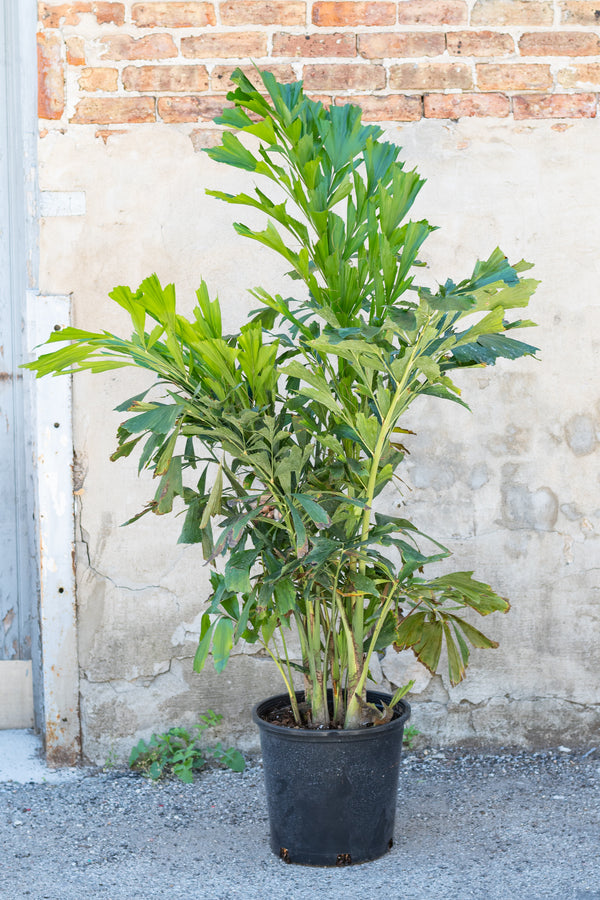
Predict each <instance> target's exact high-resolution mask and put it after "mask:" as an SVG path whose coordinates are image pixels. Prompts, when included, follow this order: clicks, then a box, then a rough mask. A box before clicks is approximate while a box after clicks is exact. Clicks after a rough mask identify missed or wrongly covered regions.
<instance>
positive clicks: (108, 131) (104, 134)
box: [94, 128, 127, 145]
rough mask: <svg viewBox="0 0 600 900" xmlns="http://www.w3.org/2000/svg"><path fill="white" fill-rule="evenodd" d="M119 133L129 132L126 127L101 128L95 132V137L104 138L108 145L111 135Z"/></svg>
mask: <svg viewBox="0 0 600 900" xmlns="http://www.w3.org/2000/svg"><path fill="white" fill-rule="evenodd" d="M117 134H127V129H126V128H99V129H98V131H96V132H95V133H94V137H97V138H102V141H103V143H104V144H105V145H106V144H107V143H108V139H109V137H114V136H115V135H117Z"/></svg>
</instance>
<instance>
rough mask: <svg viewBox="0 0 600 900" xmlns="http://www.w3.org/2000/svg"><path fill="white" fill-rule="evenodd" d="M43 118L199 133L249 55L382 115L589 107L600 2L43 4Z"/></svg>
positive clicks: (597, 66)
mask: <svg viewBox="0 0 600 900" xmlns="http://www.w3.org/2000/svg"><path fill="white" fill-rule="evenodd" d="M38 55H39V79H40V84H39V115H40V118H41V119H42V120H44V123H43V124H44V127H45V128H46V129H61V130H64V129H65V128H67V127H69V128H70V127H72V126H76V125H89V124H93V125H97V126H99V131H98V133H99V134H101V135H102V136H103V137H104V138H105V139H106V136H107V135H108V134H109V133H110V130H111V126H123V125H128V124H137V123H144V124H147V123H155V122H163V123H167V124H178V123H193V124H194V125H195V128H194V129H193V137H194V140H195V141H196V142H198V143H199V144H201V145H202V144H208V143H211V141H212V139H213V138H214V137H215V135H214V131H211V120H212V118H213V117H214V116H215V115H217V114H218V113H219V111H220V110H221V109H222V107H223V106H224V104H225V103H226V100H225V94H226V92H227V90H228V89H229V87H230V82H229V74H230V72H231V71H232V69H233V68H235V67H236V66H237V65H240V64H241V65H242V66H246V67H248V65H249V60H250V59H252V60H254V61H255V62H256V63H257V64H258V65H259V66H261V67H263V68H268V69H270V70H271V71H272V72H273V73H274V74H276V76H277V77H278V78H280V79H282V80H285V79H290V80H291V79H295V78H303V79H304V83H305V87H306V88H307V90H308V91H309V92H310V93H311V94H312V95H313V96H316V97H318V98H319V99H322V100H323V101H324V102H327V103H338V104H340V103H346V102H348V101H349V100H351V101H353V102H356V103H358V104H360V105H361V106H362V107H363V109H364V111H365V118H367V119H370V120H377V121H382V122H384V121H398V122H406V121H416V120H418V119H421V118H437V119H457V118H461V117H463V116H493V117H500V118H506V117H511V116H512V117H513V118H514V119H539V118H556V119H565V118H591V117H594V116H595V115H596V109H597V103H598V94H599V92H600V0H597V2H587V0H553V2H552V0H395V2H390V0H374V2H362V0H349V2H329V0H312V2H311V0H306V2H305V0H229V2H219V0H214V2H176V0H171V2H148V3H138V2H124V3H116V2H89V0H79V2H71V3H60V4H55V3H40V4H39V34H38Z"/></svg>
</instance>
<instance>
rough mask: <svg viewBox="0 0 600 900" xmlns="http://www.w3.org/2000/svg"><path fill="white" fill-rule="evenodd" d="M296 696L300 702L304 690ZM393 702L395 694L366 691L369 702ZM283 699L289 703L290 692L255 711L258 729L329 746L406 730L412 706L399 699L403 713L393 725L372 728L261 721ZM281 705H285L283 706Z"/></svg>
mask: <svg viewBox="0 0 600 900" xmlns="http://www.w3.org/2000/svg"><path fill="white" fill-rule="evenodd" d="M295 693H296V697H297V698H298V699H299V700H302V699H304V691H296V692H295ZM391 699H392V695H391V694H387V693H385V692H384V691H367V700H370V701H371V702H373V701H377V700H383V701H384V702H385V701H386V700H387V701H389V700H391ZM282 700H283V701H286V703H289V695H288V694H287V693H285V694H274V695H273V696H272V697H267V698H266V699H265V700H261V701H259V702H258V703H256V704H255V706H254V707H253V708H252V719H253V721H254V723H255V724H256V725H257V726H258V728H259V729H262V730H264V731H266V732H269V733H270V734H273V735H278V736H279V738H281V739H282V740H289V741H307V740H309V741H327V742H328V743H332V742H333V743H342V742H345V741H372V740H377V736H378V735H383V734H389V733H390V732H394V731H397V730H401V729H403V728H404V724H405V722H406V721H407V720H408V719H409V718H410V704H409V703H408V701H406V700H404V699H402V700H399V701H398V703H397V704H396V706H395V708H396V709H398V710H399V711H400V714H399V715H398V716H397V717H396V718H394V719H392V720H391V722H386V724H385V725H376V726H374V727H370V728H347V729H344V728H330V729H324V730H322V731H321V730H319V729H316V728H288V727H286V726H285V725H276V724H274V723H273V722H267V721H265V719H263V718H261V716H260V714H259V711H264V709H265V707H269V706H270V707H271V708H272V707H274V706H277V705H278V702H279V701H282ZM282 705H286V704H285V703H284V704H282Z"/></svg>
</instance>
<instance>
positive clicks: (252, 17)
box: [219, 0, 306, 25]
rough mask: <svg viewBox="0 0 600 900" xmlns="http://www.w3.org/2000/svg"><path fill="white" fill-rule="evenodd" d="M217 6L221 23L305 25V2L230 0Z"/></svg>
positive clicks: (288, 0) (291, 0) (290, 0)
mask: <svg viewBox="0 0 600 900" xmlns="http://www.w3.org/2000/svg"><path fill="white" fill-rule="evenodd" d="M219 8H220V10H221V22H222V23H223V25H306V3H298V2H296V0H271V2H266V0H232V2H231V3H221V4H220V7H219Z"/></svg>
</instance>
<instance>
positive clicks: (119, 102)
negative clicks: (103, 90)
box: [71, 97, 156, 125]
mask: <svg viewBox="0 0 600 900" xmlns="http://www.w3.org/2000/svg"><path fill="white" fill-rule="evenodd" d="M154 102H155V101H154V97H85V98H84V99H83V100H80V101H79V103H78V104H77V106H76V108H75V115H74V116H73V118H72V119H71V122H73V123H75V124H76V125H112V124H113V123H116V124H120V123H122V122H131V123H136V122H155V121H156V114H155V109H154Z"/></svg>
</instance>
